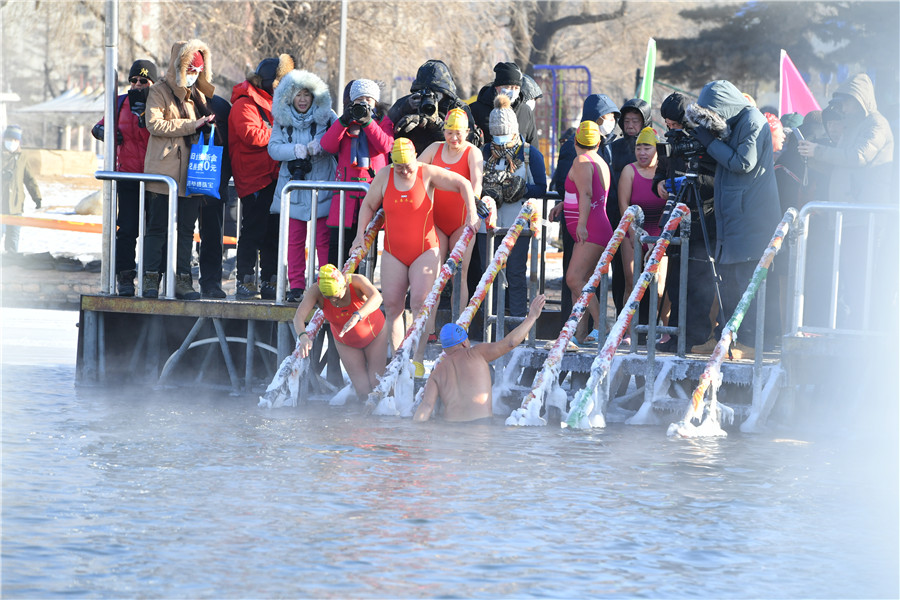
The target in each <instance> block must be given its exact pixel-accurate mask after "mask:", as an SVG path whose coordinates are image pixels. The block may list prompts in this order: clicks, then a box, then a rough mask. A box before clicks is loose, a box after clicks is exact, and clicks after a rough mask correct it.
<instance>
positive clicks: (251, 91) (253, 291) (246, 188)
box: [228, 54, 294, 300]
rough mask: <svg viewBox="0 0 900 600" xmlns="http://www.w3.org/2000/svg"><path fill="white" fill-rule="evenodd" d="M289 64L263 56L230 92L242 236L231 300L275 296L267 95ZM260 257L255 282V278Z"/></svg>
mask: <svg viewBox="0 0 900 600" xmlns="http://www.w3.org/2000/svg"><path fill="white" fill-rule="evenodd" d="M293 68H294V59H293V57H291V56H290V55H289V54H282V55H280V56H278V57H277V58H273V57H270V58H264V59H263V60H262V61H261V62H260V63H259V65H257V67H256V70H254V71H253V72H252V73H250V74H248V75H247V80H246V81H242V82H241V83H239V84H237V85H236V86H234V88H233V89H232V91H231V105H232V106H231V112H230V113H229V115H228V127H229V136H228V153H229V155H230V156H231V164H232V170H233V177H234V189H235V191H236V192H237V195H238V197H239V198H240V199H241V232H240V233H241V234H240V237H239V242H238V247H237V260H236V263H237V264H236V268H237V286H236V288H235V295H234V296H235V298H236V299H238V300H251V299H256V298H259V297H262V298H263V299H266V300H271V299H273V298H275V282H276V278H277V273H278V219H277V218H272V217H271V215H270V213H269V207H271V205H272V198H273V197H274V195H275V184H276V182H277V181H278V168H279V166H280V165H279V164H278V161H275V160H273V159H272V158H271V157H270V156H269V150H268V148H269V138H271V136H272V123H273V117H272V94H273V93H274V90H275V89H277V87H278V84H279V82H280V81H281V79H282V78H283V77H284V76H285V75H286V74H287V73H288V72H290V71H291V69H293ZM257 259H258V260H259V268H260V282H259V284H257V282H256V281H255V279H256V278H255V275H256V262H257Z"/></svg>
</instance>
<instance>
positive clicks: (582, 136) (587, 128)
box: [575, 121, 600, 148]
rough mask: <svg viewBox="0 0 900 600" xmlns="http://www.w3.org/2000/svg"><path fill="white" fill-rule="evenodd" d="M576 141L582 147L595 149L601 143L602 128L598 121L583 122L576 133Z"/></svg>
mask: <svg viewBox="0 0 900 600" xmlns="http://www.w3.org/2000/svg"><path fill="white" fill-rule="evenodd" d="M575 141H576V142H578V143H579V144H581V145H582V146H586V147H588V148H593V147H594V146H596V145H597V144H599V143H600V126H599V125H597V122H596V121H582V122H581V125H579V126H578V131H576V132H575Z"/></svg>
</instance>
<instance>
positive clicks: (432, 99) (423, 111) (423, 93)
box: [414, 89, 438, 118]
mask: <svg viewBox="0 0 900 600" xmlns="http://www.w3.org/2000/svg"><path fill="white" fill-rule="evenodd" d="M414 95H415V96H418V97H419V114H420V115H422V116H423V117H432V118H434V117H436V116H437V114H438V97H437V94H435V93H434V92H432V91H431V90H429V89H424V90H419V91H418V92H416V93H415V94H414Z"/></svg>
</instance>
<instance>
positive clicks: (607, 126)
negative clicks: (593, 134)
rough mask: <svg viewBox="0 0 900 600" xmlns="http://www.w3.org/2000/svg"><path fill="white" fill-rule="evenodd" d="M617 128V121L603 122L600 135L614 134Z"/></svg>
mask: <svg viewBox="0 0 900 600" xmlns="http://www.w3.org/2000/svg"><path fill="white" fill-rule="evenodd" d="M615 128H616V122H615V121H603V123H602V124H601V125H600V135H609V134H611V133H612V130H613V129H615Z"/></svg>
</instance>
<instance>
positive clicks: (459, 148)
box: [419, 108, 484, 329]
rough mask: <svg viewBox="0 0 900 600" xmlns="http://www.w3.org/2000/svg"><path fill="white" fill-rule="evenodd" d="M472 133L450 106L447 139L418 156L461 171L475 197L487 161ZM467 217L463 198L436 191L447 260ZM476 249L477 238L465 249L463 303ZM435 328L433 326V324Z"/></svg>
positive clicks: (437, 222)
mask: <svg viewBox="0 0 900 600" xmlns="http://www.w3.org/2000/svg"><path fill="white" fill-rule="evenodd" d="M468 132H469V117H468V116H467V115H466V111H464V110H463V109H461V108H454V109H451V110H450V111H449V112H448V113H447V119H446V120H445V121H444V140H445V141H443V142H435V143H433V144H432V145H430V146H428V148H426V149H425V151H424V152H423V153H422V154H421V156H419V162H422V163H427V164H431V165H434V166H436V167H442V168H444V169H447V170H448V171H453V172H454V173H459V174H460V175H462V176H463V177H465V178H466V179H468V180H469V183H471V184H472V189H473V190H475V195H476V196H481V175H482V172H483V170H484V162H483V159H482V156H481V150H479V148H478V147H477V146H475V145H474V144H471V143H469V142H467V141H466V136H467V135H468ZM465 220H466V203H465V200H463V197H462V196H460V195H459V194H456V193H453V192H444V191H441V190H435V192H434V226H435V228H436V229H437V235H438V241H439V242H440V248H441V258H442V259H445V258H446V257H447V253H448V252H449V251H450V249H451V248H453V247H454V246H455V245H456V242H457V241H459V238H460V236H461V235H462V233H463V229H464V227H463V226H464V225H465ZM473 248H475V243H474V240H473V241H472V243H470V244H469V246H468V248H466V253H465V254H464V255H463V260H462V264H461V265H460V273H461V276H462V286H461V289H460V296H459V298H460V300H459V303H460V306H465V305H466V304H468V302H469V289H468V285H467V279H468V272H469V259H471V258H472V249H473ZM432 329H433V327H432Z"/></svg>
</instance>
